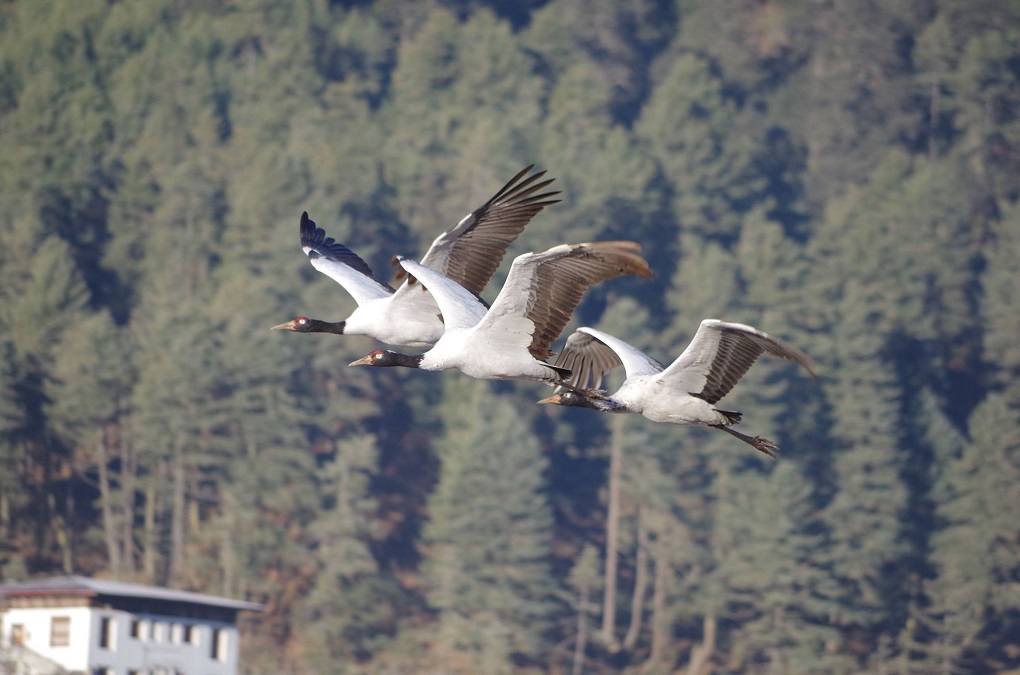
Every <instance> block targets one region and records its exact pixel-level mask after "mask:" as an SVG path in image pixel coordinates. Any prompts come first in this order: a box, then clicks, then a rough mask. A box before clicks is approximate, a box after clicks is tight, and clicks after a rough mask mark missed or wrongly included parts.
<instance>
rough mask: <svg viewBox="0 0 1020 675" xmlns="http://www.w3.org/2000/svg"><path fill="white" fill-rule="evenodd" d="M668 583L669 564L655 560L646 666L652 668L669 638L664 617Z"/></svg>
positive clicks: (656, 664)
mask: <svg viewBox="0 0 1020 675" xmlns="http://www.w3.org/2000/svg"><path fill="white" fill-rule="evenodd" d="M668 584H669V565H667V564H666V562H665V561H663V560H659V559H656V560H655V583H654V586H653V588H652V648H651V653H649V655H648V664H647V665H648V667H649V668H650V669H654V668H655V667H656V666H658V665H659V664H661V663H662V657H663V652H664V650H665V647H666V643H667V641H668V640H669V622H668V621H667V619H666V590H667V586H668Z"/></svg>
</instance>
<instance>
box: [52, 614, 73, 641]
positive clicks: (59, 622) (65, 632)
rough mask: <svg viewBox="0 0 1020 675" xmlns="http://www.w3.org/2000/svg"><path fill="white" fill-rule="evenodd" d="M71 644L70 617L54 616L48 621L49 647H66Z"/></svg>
mask: <svg viewBox="0 0 1020 675" xmlns="http://www.w3.org/2000/svg"><path fill="white" fill-rule="evenodd" d="M69 644H71V617H69V616H55V617H53V618H52V619H50V647H66V646H68V645H69Z"/></svg>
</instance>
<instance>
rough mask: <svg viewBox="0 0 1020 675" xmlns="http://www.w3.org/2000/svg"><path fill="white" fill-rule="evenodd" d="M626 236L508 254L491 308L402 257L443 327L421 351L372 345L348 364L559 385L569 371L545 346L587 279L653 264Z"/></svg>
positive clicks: (644, 270) (645, 270) (641, 271)
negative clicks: (557, 363)
mask: <svg viewBox="0 0 1020 675" xmlns="http://www.w3.org/2000/svg"><path fill="white" fill-rule="evenodd" d="M640 250H641V247H640V246H639V245H638V244H635V243H634V242H630V241H603V242H595V243H586V244H561V245H559V246H554V247H552V248H550V249H549V250H547V251H543V252H541V253H525V254H523V255H520V256H518V257H517V258H516V259H514V262H513V264H512V265H511V266H510V272H509V274H508V275H507V278H506V282H505V283H504V284H503V288H502V289H501V290H500V292H499V295H498V296H496V299H495V300H494V301H493V303H492V306H491V307H488V308H487V307H486V306H485V305H484V304H483V303H482V302H481V301H480V300H479V299H478V298H477V297H476V296H475V295H474V294H472V293H470V292H469V291H467V290H466V289H464V287H463V286H460V285H459V284H457V283H455V282H453V281H451V280H450V279H448V278H447V277H445V276H443V275H442V274H438V273H437V272H435V271H433V270H431V269H429V268H427V267H425V266H423V265H420V264H418V263H416V262H414V261H413V260H408V259H406V258H400V259H399V260H400V264H401V266H403V268H404V269H405V270H406V271H407V273H408V274H409V275H410V276H412V277H414V278H416V279H417V280H418V281H420V282H421V283H422V285H424V286H425V287H426V288H428V289H429V290H430V291H431V292H432V295H433V296H434V297H435V298H436V302H438V303H439V309H440V310H441V311H442V313H443V321H444V322H445V323H446V332H445V333H444V334H443V337H441V338H440V339H439V341H438V342H436V344H435V346H433V347H432V349H430V350H429V351H427V352H425V353H424V354H419V355H409V354H400V353H397V352H392V351H386V350H376V351H373V352H372V353H370V354H368V355H367V356H365V357H364V358H361V359H358V360H357V361H354V362H353V363H351V364H350V365H352V366H378V367H385V366H404V367H408V368H419V369H421V370H447V369H450V368H456V369H457V370H460V371H461V372H463V373H464V374H466V375H469V376H471V377H477V378H482V379H521V380H538V381H542V382H552V383H558V382H562V381H563V379H564V378H565V377H566V376H569V374H570V371H569V370H567V369H565V368H561V367H557V366H555V365H553V364H552V363H550V362H549V361H550V359H551V357H552V354H551V353H550V352H549V347H550V345H551V344H552V343H553V341H554V340H556V338H557V337H559V335H560V333H561V332H562V331H563V327H564V326H566V324H567V321H569V320H570V315H571V314H573V312H574V309H576V307H577V305H578V303H579V302H580V301H581V296H582V295H584V292H585V291H586V290H587V289H588V287H589V286H591V285H592V284H595V283H598V282H600V281H606V280H608V279H613V278H616V277H619V276H622V275H625V274H634V275H637V276H640V277H650V276H651V275H652V271H651V269H649V267H648V263H647V261H645V259H644V258H643V257H641V255H640Z"/></svg>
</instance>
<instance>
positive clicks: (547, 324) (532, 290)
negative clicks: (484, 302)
mask: <svg viewBox="0 0 1020 675" xmlns="http://www.w3.org/2000/svg"><path fill="white" fill-rule="evenodd" d="M640 250H641V247H640V246H639V245H638V244H636V243H634V242H631V241H601V242H594V243H586V244H561V245H560V246H554V247H552V248H550V249H549V250H547V251H543V252H541V253H525V254H523V255H520V256H517V258H516V259H515V260H514V262H513V264H512V265H511V266H510V273H509V274H508V275H507V279H506V282H505V283H504V284H503V288H502V289H501V290H500V292H499V295H498V296H496V299H495V300H494V301H493V303H492V307H490V308H489V311H488V312H487V313H486V314H485V317H484V318H483V319H482V320H481V321H480V322H479V324H478V328H477V330H478V331H479V332H481V331H485V334H486V336H487V338H488V337H490V336H491V339H494V340H499V342H500V343H501V344H505V345H508V346H511V345H512V346H518V347H524V348H526V349H527V350H528V352H529V353H530V354H531V355H532V356H533V357H534V358H536V359H538V360H539V361H546V360H547V359H549V358H550V352H549V346H550V345H552V343H553V341H554V340H555V339H556V338H558V337H559V335H560V333H561V332H563V328H564V326H566V325H567V321H569V320H570V316H571V314H573V313H574V310H575V309H576V308H577V305H578V303H579V302H580V301H581V297H582V296H583V295H584V293H585V291H587V290H588V288H589V287H590V286H591V285H593V284H596V283H598V282H600V281H606V280H607V279H614V278H616V277H619V276H622V275H625V274H634V275H637V276H641V277H650V276H652V270H651V269H650V268H649V267H648V262H647V261H646V260H645V259H644V258H642V257H641V254H640Z"/></svg>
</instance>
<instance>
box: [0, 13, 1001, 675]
mask: <svg viewBox="0 0 1020 675" xmlns="http://www.w3.org/2000/svg"><path fill="white" fill-rule="evenodd" d="M0 148H2V151H0V463H2V468H0V578H2V579H3V580H12V579H23V578H26V577H30V576H43V575H52V574H63V573H75V574H87V575H96V576H102V577H107V578H115V579H121V580H126V581H139V582H143V583H157V584H168V585H170V586H175V587H180V588H186V589H194V590H200V591H204V592H210V593H217V594H224V595H228V596H232V597H237V598H244V599H249V600H253V601H257V602H261V603H265V604H266V611H265V612H264V613H261V614H259V615H254V616H250V617H249V618H247V619H246V620H245V623H244V626H243V633H244V642H243V645H242V660H243V665H244V668H245V672H250V673H294V674H297V673H336V672H372V673H408V672H433V673H483V672H484V673H506V672H535V673H538V672H559V673H568V672H572V673H581V672H585V673H609V672H619V671H629V672H635V673H636V672H654V673H659V672H685V673H688V674H691V675H694V674H701V673H709V672H721V673H798V672H804V673H806V672H813V673H820V672H825V673H862V672H871V673H878V672H884V673H903V674H906V673H935V672H939V673H992V672H997V671H1008V670H1011V669H1020V518H1018V517H1017V514H1018V513H1020V299H1018V298H1020V290H1018V289H1020V262H1018V261H1020V203H1018V200H1020V5H1018V4H1017V3H1015V2H1009V1H1007V0H1000V1H998V2H996V1H982V0H886V1H879V0H869V1H863V2H852V3H851V2H839V1H837V0H799V1H798V0H791V1H789V2H786V1H780V0H676V2H674V3H670V2H665V1H662V2H656V1H654V0H625V1H622V2H620V1H616V0H548V1H545V0H527V1H523V0H522V1H520V2H514V1H511V0H488V1H486V0H431V1H428V2H417V1H413V0H379V1H377V2H371V1H369V0H347V1H343V0H332V1H330V0H294V1H287V0H214V1H209V2H196V1H191V0H2V1H0ZM531 163H536V165H537V167H539V168H541V169H547V170H548V172H549V174H548V175H549V176H554V177H555V178H556V182H555V183H554V184H553V187H555V188H556V189H559V190H561V191H562V194H561V195H560V197H561V199H562V202H561V203H559V204H555V205H553V206H551V207H548V208H546V209H545V211H543V212H542V213H541V214H539V215H538V216H537V217H536V218H535V220H534V221H533V222H532V223H531V225H529V227H528V228H527V229H526V230H525V232H524V234H523V235H522V236H521V237H520V239H519V240H518V241H517V242H516V243H515V244H514V245H513V247H512V248H511V255H516V254H519V253H522V252H524V251H529V250H537V249H542V248H545V247H548V246H551V245H553V244H557V243H563V242H577V241H591V240H597V239H632V240H635V241H637V242H639V243H641V244H642V246H643V247H644V253H645V255H646V256H647V258H648V260H649V262H650V263H651V266H652V268H653V269H654V270H655V272H656V276H655V278H653V279H651V280H642V279H620V280H614V281H610V282H607V283H604V284H601V285H599V286H596V287H594V288H593V289H592V290H591V291H590V292H589V293H588V295H587V296H586V298H585V300H584V302H583V303H582V305H581V307H580V309H579V310H578V312H577V314H576V315H575V318H574V320H573V321H572V323H571V326H570V327H568V331H567V333H565V334H564V337H566V334H568V333H569V331H571V330H572V329H573V327H575V326H578V325H591V326H595V327H598V328H600V329H602V330H605V331H607V332H610V333H612V334H614V335H617V336H619V337H621V338H623V339H625V340H628V341H629V342H632V343H633V344H634V345H635V346H637V347H639V348H641V349H643V350H645V351H647V352H648V353H649V354H651V355H652V356H654V357H656V358H658V359H659V360H661V361H665V362H668V361H670V360H672V359H673V358H674V357H675V356H676V355H677V354H679V352H680V351H681V350H682V348H683V347H684V345H686V343H687V340H688V339H689V338H690V337H691V335H693V333H694V331H695V330H696V329H697V326H698V323H699V322H700V321H701V319H703V318H710V317H714V318H720V319H726V320H730V321H738V322H742V323H748V324H751V325H754V326H756V327H758V328H760V329H762V330H765V331H767V332H769V333H771V334H773V335H775V336H777V337H780V338H783V339H784V340H787V341H789V342H791V343H792V344H795V345H797V346H798V347H800V348H802V349H804V350H805V351H806V352H808V353H809V354H810V355H811V356H812V357H813V358H814V359H815V361H816V363H817V371H818V379H817V380H816V381H813V380H811V378H810V377H809V376H808V375H807V374H805V373H804V372H803V371H799V370H798V369H797V368H796V367H794V366H792V365H790V364H789V363H787V362H783V361H779V360H777V359H769V358H764V359H762V360H761V361H760V362H759V363H758V365H756V366H755V367H754V368H753V369H752V370H751V371H750V372H749V374H748V375H747V376H746V377H745V378H744V380H743V381H742V382H741V384H740V386H739V387H737V388H736V390H735V391H734V392H733V393H732V394H731V395H730V396H729V397H727V399H726V400H725V404H726V405H725V407H726V408H727V409H733V410H740V411H743V412H744V413H745V421H744V423H743V424H742V425H741V427H740V429H743V430H744V431H745V432H748V433H751V434H761V435H763V436H767V437H769V438H773V439H776V440H777V441H778V442H779V445H780V448H781V449H780V455H779V458H778V459H777V460H770V459H769V458H767V457H765V456H764V455H762V454H760V453H756V452H754V451H753V450H752V449H751V448H749V447H747V446H746V445H744V444H742V443H740V442H738V441H736V440H735V439H733V438H731V437H729V436H727V435H726V434H720V433H716V432H714V431H713V430H711V429H696V428H689V427H677V426H672V425H656V424H653V423H651V422H649V421H648V420H645V419H643V418H641V417H639V416H618V415H614V416H610V415H599V414H597V413H596V412H594V411H590V410H574V409H568V408H558V407H555V406H537V405H535V401H536V400H537V399H539V398H542V397H545V396H548V395H549V393H550V392H549V389H548V388H547V387H544V386H542V385H539V384H534V383H522V382H514V383H507V382H503V383H491V382H485V381H475V380H471V379H469V378H466V377H464V376H463V375H461V374H459V373H456V372H448V373H425V372H415V371H406V370H400V369H378V370H377V369H371V368H348V367H347V366H346V364H347V363H349V362H350V361H352V360H353V359H355V358H358V357H360V356H363V355H364V354H366V353H368V351H370V350H371V349H374V348H375V344H374V343H373V342H372V341H371V340H369V339H367V338H361V337H353V336H336V335H296V334H290V333H281V332H270V331H269V328H270V326H273V325H274V324H278V323H281V322H283V321H286V320H289V319H291V318H293V317H294V316H296V315H298V314H305V315H308V316H315V317H318V318H323V319H329V320H339V319H342V318H344V317H345V316H346V315H347V314H348V313H349V312H350V311H351V310H352V309H353V307H354V304H353V302H352V301H351V299H350V297H349V296H348V295H347V294H346V293H344V291H343V289H341V288H340V287H339V286H337V285H336V284H335V283H333V282H332V281H331V280H329V279H327V278H325V277H324V276H322V275H320V274H318V273H317V272H316V271H315V270H313V269H312V268H311V267H310V266H309V265H308V262H307V259H306V258H305V257H304V256H303V255H302V253H301V250H300V247H299V242H298V222H299V219H300V215H301V212H302V211H305V210H307V211H308V212H309V214H311V216H312V218H314V219H315V220H316V221H317V222H318V224H319V225H320V226H322V227H323V228H325V229H326V231H327V232H328V233H329V235H330V236H333V237H335V238H336V239H337V240H338V241H341V242H344V243H345V244H347V245H349V246H350V247H351V248H352V249H354V250H355V251H357V252H358V253H359V254H360V255H361V256H362V257H364V258H365V259H366V260H367V261H368V262H369V263H370V264H371V265H372V266H373V268H374V269H375V270H377V272H381V273H383V274H388V273H389V267H388V266H389V261H390V258H391V256H392V255H394V254H398V253H399V254H406V255H419V254H421V253H422V252H424V250H425V248H426V247H427V246H428V244H429V242H430V241H431V240H432V238H433V237H434V236H436V234H438V233H439V232H440V231H441V230H443V229H445V228H447V227H449V226H451V225H453V224H454V223H456V222H457V221H458V220H459V219H460V218H461V217H462V216H464V215H465V214H466V213H467V212H468V210H470V209H471V208H474V207H475V206H477V205H479V204H481V203H483V202H484V200H485V199H487V198H488V197H489V196H490V195H492V194H493V193H494V192H495V191H496V190H497V189H498V188H499V187H500V186H501V185H503V184H504V183H505V182H506V181H507V180H508V179H509V178H510V177H511V176H513V175H514V174H515V173H517V172H518V171H519V170H520V169H521V168H523V167H524V166H526V165H528V164H531ZM508 266H509V258H508V259H507V260H506V261H504V264H503V266H502V267H501V271H500V272H499V273H497V276H496V278H495V279H494V281H493V283H492V284H491V285H490V288H489V289H487V291H486V292H485V293H484V295H485V297H486V298H487V299H488V300H492V298H493V297H494V296H495V292H496V290H498V288H499V284H500V283H501V280H502V279H503V278H504V277H505V274H506V270H507V268H508ZM619 381H620V377H619V376H617V377H616V378H615V380H614V382H613V384H618V383H619Z"/></svg>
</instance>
